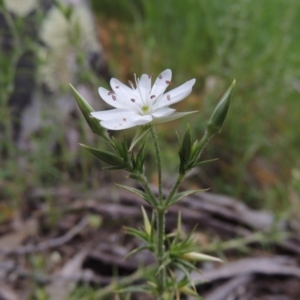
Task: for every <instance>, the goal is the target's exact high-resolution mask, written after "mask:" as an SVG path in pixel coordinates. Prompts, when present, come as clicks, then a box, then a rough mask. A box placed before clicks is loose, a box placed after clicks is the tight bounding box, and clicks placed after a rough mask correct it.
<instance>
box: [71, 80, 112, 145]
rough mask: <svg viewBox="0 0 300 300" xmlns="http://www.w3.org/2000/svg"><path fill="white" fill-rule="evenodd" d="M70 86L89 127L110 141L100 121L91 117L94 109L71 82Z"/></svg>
mask: <svg viewBox="0 0 300 300" xmlns="http://www.w3.org/2000/svg"><path fill="white" fill-rule="evenodd" d="M70 87H71V89H72V92H73V95H74V97H75V100H76V102H77V104H78V106H79V109H80V110H81V112H82V114H83V116H84V118H85V120H86V122H87V123H88V125H89V126H90V128H91V129H92V131H93V132H94V133H96V134H98V135H99V136H101V137H102V138H104V139H105V140H107V141H109V142H110V137H109V135H108V133H107V131H106V129H104V128H103V127H102V126H101V125H100V122H99V121H98V120H97V119H95V118H93V117H92V116H91V112H93V111H94V109H93V108H92V107H91V106H90V105H89V104H88V102H87V101H86V100H85V99H84V98H83V97H82V96H81V95H80V94H79V93H78V92H77V91H76V89H75V88H74V87H73V85H72V84H70Z"/></svg>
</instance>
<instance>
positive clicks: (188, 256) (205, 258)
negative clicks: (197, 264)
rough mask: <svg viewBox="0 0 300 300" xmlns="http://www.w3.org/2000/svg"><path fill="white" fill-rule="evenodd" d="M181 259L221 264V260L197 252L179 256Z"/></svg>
mask: <svg viewBox="0 0 300 300" xmlns="http://www.w3.org/2000/svg"><path fill="white" fill-rule="evenodd" d="M181 258H182V259H185V260H189V261H216V262H223V261H222V259H220V258H218V257H214V256H210V255H206V254H202V253H198V252H188V253H184V254H183V255H182V256H181Z"/></svg>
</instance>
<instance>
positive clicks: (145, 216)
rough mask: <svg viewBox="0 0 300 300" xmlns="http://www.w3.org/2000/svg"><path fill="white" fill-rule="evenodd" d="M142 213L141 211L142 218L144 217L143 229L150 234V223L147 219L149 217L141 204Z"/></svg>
mask: <svg viewBox="0 0 300 300" xmlns="http://www.w3.org/2000/svg"><path fill="white" fill-rule="evenodd" d="M141 208H142V213H143V219H144V229H145V231H146V232H147V234H148V235H149V236H150V235H151V230H152V229H151V224H150V221H149V218H148V216H147V213H146V211H145V209H144V207H143V206H142V207H141Z"/></svg>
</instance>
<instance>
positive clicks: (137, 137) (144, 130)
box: [128, 126, 151, 152]
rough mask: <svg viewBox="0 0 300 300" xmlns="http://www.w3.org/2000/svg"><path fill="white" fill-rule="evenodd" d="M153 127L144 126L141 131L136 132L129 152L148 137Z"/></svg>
mask: <svg viewBox="0 0 300 300" xmlns="http://www.w3.org/2000/svg"><path fill="white" fill-rule="evenodd" d="M150 129H151V126H144V127H141V128H140V129H139V130H137V131H136V134H135V136H134V138H133V140H132V142H131V145H130V147H129V150H128V151H129V152H131V151H132V149H133V148H134V146H135V145H136V144H137V143H138V142H139V141H140V140H141V139H142V138H143V137H145V136H146V135H147V133H148V132H149V131H150Z"/></svg>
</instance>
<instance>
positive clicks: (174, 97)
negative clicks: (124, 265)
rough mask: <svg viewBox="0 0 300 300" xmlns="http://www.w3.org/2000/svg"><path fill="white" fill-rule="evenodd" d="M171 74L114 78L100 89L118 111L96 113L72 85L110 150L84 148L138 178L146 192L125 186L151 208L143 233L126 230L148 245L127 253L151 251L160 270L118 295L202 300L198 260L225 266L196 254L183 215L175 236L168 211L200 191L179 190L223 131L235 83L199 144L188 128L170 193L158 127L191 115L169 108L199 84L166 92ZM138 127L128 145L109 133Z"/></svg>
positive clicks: (110, 168)
mask: <svg viewBox="0 0 300 300" xmlns="http://www.w3.org/2000/svg"><path fill="white" fill-rule="evenodd" d="M171 77H172V72H171V70H169V69H167V70H165V71H163V72H162V73H161V74H160V75H159V76H158V77H157V79H156V80H155V82H154V84H153V86H151V78H152V75H148V74H143V75H142V76H141V77H140V78H136V77H135V83H133V82H131V81H129V85H130V87H128V86H126V85H124V84H123V83H122V82H120V81H119V80H117V79H115V78H112V79H111V81H110V85H111V88H112V90H111V91H110V90H106V89H104V88H102V87H100V88H99V94H100V96H101V98H102V99H103V100H104V101H105V102H106V103H108V104H109V105H111V106H112V107H114V108H113V109H110V110H105V111H97V112H96V111H94V110H93V108H92V107H91V106H90V105H89V104H88V103H87V101H86V100H85V99H84V98H83V97H82V96H81V95H80V94H79V93H78V92H77V91H76V90H75V88H74V87H73V86H71V88H72V91H73V94H74V96H75V99H76V101H77V103H78V106H79V108H80V110H81V112H82V114H83V116H84V117H85V119H86V121H87V123H88V125H89V126H90V128H91V129H92V131H93V132H94V133H95V134H97V135H99V136H100V137H101V138H102V139H104V140H105V142H106V143H107V144H108V145H109V146H110V149H111V150H110V151H107V150H102V149H96V148H92V147H90V146H87V145H82V146H83V147H84V148H85V149H86V150H88V151H89V152H91V153H92V154H93V155H95V156H96V157H97V158H98V159H100V160H102V161H103V162H105V163H107V164H108V166H107V167H105V169H108V170H116V169H123V170H126V171H127V172H128V173H129V177H130V178H132V179H134V180H136V181H137V182H138V183H139V185H140V186H141V189H136V188H133V187H129V186H124V185H120V186H121V187H122V188H125V189H127V190H129V191H131V192H133V193H135V194H138V195H139V196H140V197H142V198H143V199H144V200H145V202H146V203H147V204H148V205H149V206H150V207H151V209H152V217H151V218H150V219H149V217H148V215H147V213H146V211H145V209H144V208H143V207H142V215H143V220H144V227H143V228H142V229H137V228H126V229H127V232H128V233H129V234H131V235H133V236H135V237H137V238H139V239H141V240H142V241H143V246H141V247H139V248H137V249H134V250H133V251H132V252H131V253H129V254H128V255H132V254H135V253H137V252H139V251H142V250H146V249H147V250H150V251H151V252H152V253H153V254H154V256H155V257H156V266H155V268H153V269H151V272H149V273H147V274H148V275H146V277H147V278H145V279H146V280H145V282H146V283H144V284H142V285H139V286H132V287H127V288H126V289H122V290H120V291H119V292H126V291H127V292H128V291H134V290H138V291H144V292H147V293H150V294H152V295H153V296H154V297H155V299H161V300H165V299H174V298H176V299H180V295H181V294H187V295H190V296H193V297H194V298H197V299H201V297H200V296H199V295H198V294H197V292H196V290H195V288H194V285H193V283H192V280H191V278H190V273H191V271H192V270H197V267H196V263H197V262H199V261H215V262H221V260H220V259H219V258H217V257H213V256H209V255H205V254H202V253H199V252H197V246H196V245H195V243H194V242H193V240H192V233H190V234H189V235H187V236H186V237H183V235H182V230H181V217H180V214H179V215H178V225H177V230H176V232H175V233H174V234H170V235H168V234H166V231H165V222H166V213H167V211H168V209H169V208H170V206H172V205H173V204H175V203H176V202H178V201H180V200H181V199H182V198H183V197H185V196H187V195H191V194H194V193H198V192H201V190H188V191H183V192H179V191H178V189H179V186H180V184H181V183H182V181H183V180H184V178H185V176H186V175H187V173H188V172H190V171H191V170H192V169H193V168H195V167H197V166H199V165H200V164H202V163H203V161H201V160H200V157H201V153H202V151H203V149H204V147H205V146H206V145H207V143H208V141H209V140H210V139H211V138H212V137H213V136H214V135H215V134H216V133H218V132H220V130H221V128H222V125H223V123H224V121H225V119H226V116H227V113H228V109H229V106H230V100H231V96H232V92H233V88H234V85H235V81H234V82H233V83H232V85H231V86H230V87H229V89H228V90H227V91H226V92H225V94H224V95H223V97H222V98H221V100H220V102H219V103H218V105H217V106H216V108H215V110H214V112H213V113H212V116H211V118H210V119H209V121H208V122H207V123H206V130H205V133H204V135H203V137H202V138H201V139H200V140H194V141H193V140H192V136H191V133H190V128H189V126H187V129H186V131H185V134H184V135H183V137H182V138H180V137H179V150H178V154H179V165H178V175H177V179H176V181H175V182H174V184H173V187H172V188H171V189H170V191H169V193H167V194H165V190H163V184H162V161H161V149H160V146H159V140H158V136H157V133H156V130H155V125H156V124H159V123H163V122H168V121H172V120H175V119H178V118H181V117H184V116H187V115H189V114H191V113H195V112H194V111H191V112H176V110H175V109H173V108H170V105H172V104H174V103H176V102H179V101H181V100H183V99H184V98H185V97H187V96H188V95H189V94H190V93H191V91H192V87H193V85H194V84H195V81H196V80H195V79H191V80H189V81H187V82H185V83H184V84H182V85H181V86H179V87H177V88H175V89H173V90H170V91H167V92H166V90H167V88H168V87H169V85H171V83H172V82H171ZM132 127H137V132H136V134H135V136H134V138H133V139H132V141H131V144H129V143H128V142H127V141H126V139H125V138H124V139H123V140H122V141H118V140H117V139H115V138H114V137H111V136H110V135H109V133H108V131H107V130H124V129H127V128H132ZM147 135H151V138H152V141H153V146H154V150H155V156H156V164H157V175H158V176H157V177H158V189H157V192H156V191H154V190H153V189H151V188H150V186H149V183H148V180H147V175H146V172H145V145H146V142H147V139H146V138H145V137H146V136H147Z"/></svg>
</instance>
